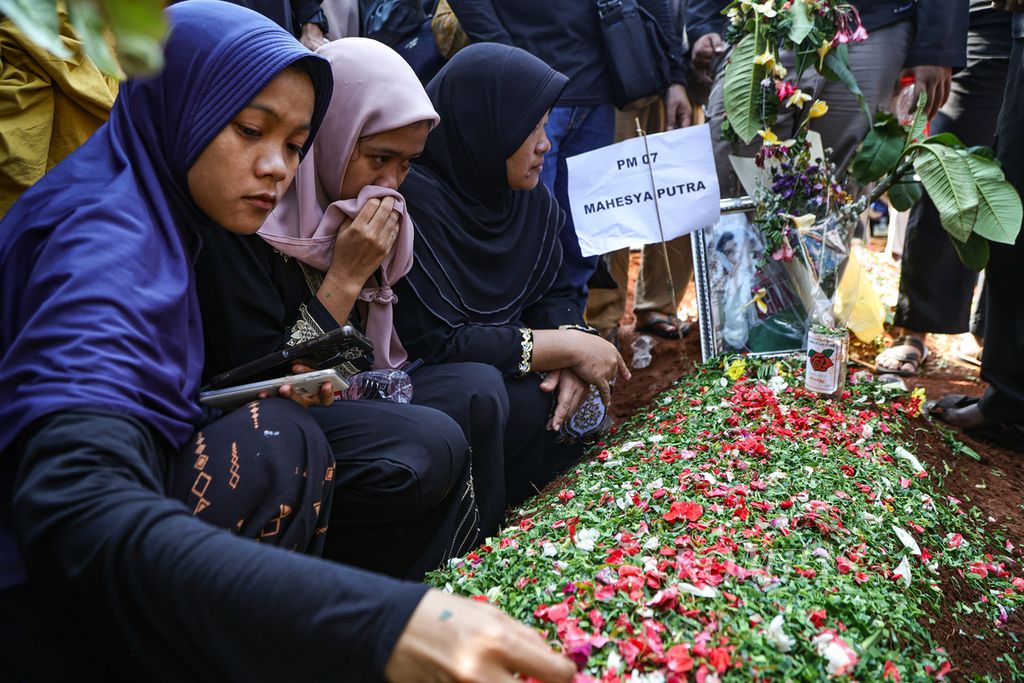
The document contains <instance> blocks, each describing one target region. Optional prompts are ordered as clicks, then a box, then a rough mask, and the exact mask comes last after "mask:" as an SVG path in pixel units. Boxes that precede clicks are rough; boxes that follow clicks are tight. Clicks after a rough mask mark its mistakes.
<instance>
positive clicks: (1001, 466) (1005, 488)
mask: <svg viewBox="0 0 1024 683" xmlns="http://www.w3.org/2000/svg"><path fill="white" fill-rule="evenodd" d="M886 258H887V257H886ZM639 260H640V254H639V253H637V252H634V253H633V256H632V260H631V263H630V282H629V286H628V292H629V298H628V300H627V305H626V315H625V316H624V318H623V320H622V324H621V326H620V329H619V334H620V339H621V346H622V349H623V354H622V355H623V358H624V359H625V360H626V362H627V364H629V363H630V362H631V359H632V352H631V350H630V349H631V347H630V345H631V344H632V342H633V340H634V339H635V337H636V336H637V335H636V332H635V330H634V327H633V326H634V322H635V320H634V317H633V315H632V292H633V285H634V282H635V278H636V273H637V269H638V266H639ZM881 267H882V269H884V270H886V271H891V272H886V273H885V276H886V277H887V278H888V283H887V284H888V285H889V286H888V287H887V289H893V288H894V285H893V282H896V283H898V276H899V275H898V272H899V271H898V264H895V263H885V262H884V261H882V266H881ZM888 294H889V295H890V298H891V296H892V294H893V293H892V292H888ZM882 298H883V301H885V299H886V294H885V293H883V296H882ZM681 311H682V316H683V317H686V318H687V319H688V320H690V321H691V322H695V321H696V311H697V306H696V299H695V294H694V287H693V281H692V280H691V281H690V284H689V286H688V288H687V293H686V296H685V298H684V300H683V306H682V308H681ZM891 339H892V336H891V332H889V331H888V330H887V333H886V343H887V342H888V341H889V340H891ZM929 347H930V348H931V351H932V353H931V356H930V357H929V358H928V360H927V361H926V362H925V364H924V367H923V369H922V372H921V373H920V374H919V375H918V376H917V377H913V378H908V379H907V381H906V383H907V385H908V388H915V387H924V389H925V391H926V393H927V396H928V397H929V398H938V397H941V396H943V395H945V394H948V393H960V394H966V395H968V396H981V394H982V393H983V392H984V389H985V384H984V382H982V381H981V379H980V377H979V375H978V368H977V367H975V366H972V365H970V364H967V363H964V362H962V361H959V360H957V358H956V351H957V349H958V348H959V340H958V339H957V338H956V337H950V336H942V335H938V336H932V337H930V339H929ZM880 348H881V347H879V346H875V345H866V344H854V345H853V346H852V349H851V363H853V364H856V365H859V366H861V367H865V368H868V369H872V370H873V366H874V356H875V354H876V353H877V351H878V350H879V349H880ZM700 360H701V357H700V334H699V331H698V327H697V325H696V324H694V325H693V327H692V329H691V331H690V333H689V334H688V335H687V336H685V337H684V338H683V339H681V340H667V339H660V338H656V345H655V347H654V350H653V352H652V362H651V365H650V366H649V367H647V368H644V369H641V370H637V369H633V371H632V372H633V379H632V380H631V381H629V382H622V383H620V384H619V385H618V386H617V387H616V388H615V394H614V399H613V406H612V416H613V418H614V420H615V422H616V423H619V422H621V421H622V420H624V419H626V418H628V417H630V416H631V415H633V414H634V413H635V412H637V411H638V410H639V409H640V408H642V407H643V406H645V405H646V404H647V403H648V401H650V399H651V398H652V397H653V396H655V395H656V394H658V393H659V392H661V391H662V390H664V389H666V388H667V387H668V386H669V385H670V384H672V382H673V381H675V380H676V379H678V378H679V377H680V376H682V375H683V374H685V373H687V372H690V371H691V370H692V369H693V367H694V364H695V363H699V362H700ZM913 430H914V431H913V432H912V433H911V434H910V436H912V438H913V440H914V443H915V446H916V453H917V455H918V457H919V458H920V459H921V460H922V461H924V462H926V463H927V465H928V466H929V469H930V470H931V471H932V472H935V473H937V474H941V475H943V477H944V480H945V483H946V487H947V489H948V490H949V493H950V494H951V495H953V496H955V497H957V498H959V499H961V500H962V501H964V502H965V503H967V504H969V505H973V506H974V507H976V508H978V509H979V510H980V511H981V513H982V519H984V520H987V524H988V527H989V528H991V529H992V530H993V534H992V538H991V547H990V548H989V549H988V550H989V552H992V553H993V554H999V555H1005V556H1010V557H1012V558H1013V560H1014V562H1015V563H1017V564H1018V571H1019V563H1020V562H1021V559H1022V555H1024V552H1022V551H1024V504H1022V503H1024V500H1022V495H1021V492H1022V491H1024V455H1021V454H1018V453H1013V452H1012V451H1010V450H1008V449H1005V448H1000V447H998V446H995V445H993V444H989V443H987V442H984V441H979V440H977V439H974V438H972V437H970V436H969V435H962V434H958V438H959V439H960V441H961V442H962V443H963V444H965V445H966V446H968V447H969V448H971V449H972V450H973V451H974V452H975V453H976V454H977V455H978V460H974V459H972V458H971V457H969V456H968V455H966V454H964V453H954V451H953V450H952V448H951V446H950V445H949V442H948V440H947V439H946V438H945V437H944V435H943V432H942V431H940V429H939V428H938V427H937V426H935V425H933V424H931V422H930V421H929V420H928V419H926V418H924V417H921V418H917V419H916V420H915V421H914V423H913ZM1006 541H1009V543H1010V544H1012V545H1011V547H1013V550H1011V551H1007V548H1006V545H1005V542H1006ZM942 584H943V588H944V594H945V596H946V604H947V605H949V606H952V605H953V604H955V603H956V602H960V603H964V604H975V603H978V602H979V601H981V600H986V599H988V597H987V596H984V595H981V594H977V591H974V590H973V589H971V588H970V587H969V586H968V585H967V583H966V582H965V581H964V580H963V577H962V576H958V575H956V574H950V575H944V576H943V577H942ZM932 618H934V619H935V624H934V625H932V627H931V631H932V634H933V636H934V637H935V639H936V640H937V641H938V642H939V643H941V644H942V645H943V647H945V648H946V649H947V651H948V652H949V654H950V656H951V658H952V660H953V661H954V662H956V663H957V666H956V668H954V670H953V671H951V672H950V673H949V675H948V676H947V677H946V680H965V679H966V678H967V674H968V673H970V674H972V675H976V674H984V673H990V674H994V675H996V676H999V677H1001V678H1002V679H1003V680H1013V677H1014V673H1013V672H1012V671H1011V670H1010V668H1009V667H1008V666H1007V665H1006V664H1005V663H1004V662H1003V661H1001V660H998V659H997V658H998V657H1001V656H1002V655H1003V653H1004V652H1005V651H1006V649H1007V647H1008V645H1010V644H1011V642H1012V641H1008V640H1007V639H1005V638H996V637H989V638H979V637H978V634H984V633H988V632H990V631H991V626H992V625H991V624H990V623H988V622H987V620H985V619H983V618H982V617H981V616H979V615H978V614H977V613H974V614H970V613H966V614H965V613H958V612H957V611H956V610H953V609H944V610H943V611H942V612H941V613H939V614H935V615H932ZM1006 628H1007V629H1008V630H1009V631H1010V632H1011V633H1013V634H1015V635H1016V636H1017V638H1018V644H1017V646H1016V647H1021V648H1024V615H1021V614H1020V613H1017V614H1011V615H1010V618H1009V622H1008V624H1007V627H1006Z"/></svg>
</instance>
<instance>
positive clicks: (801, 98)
mask: <svg viewBox="0 0 1024 683" xmlns="http://www.w3.org/2000/svg"><path fill="white" fill-rule="evenodd" d="M810 101H811V96H810V95H808V94H807V93H805V92H804V91H803V90H801V89H800V88H797V89H796V90H794V91H793V94H792V95H790V96H789V99H788V100H786V106H787V107H793V106H797V107H802V106H804V104H806V103H807V102H810Z"/></svg>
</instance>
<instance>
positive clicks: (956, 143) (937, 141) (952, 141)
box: [921, 133, 967, 149]
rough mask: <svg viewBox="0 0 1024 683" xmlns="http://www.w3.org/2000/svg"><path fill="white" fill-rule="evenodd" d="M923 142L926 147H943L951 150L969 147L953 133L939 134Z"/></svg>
mask: <svg viewBox="0 0 1024 683" xmlns="http://www.w3.org/2000/svg"><path fill="white" fill-rule="evenodd" d="M921 142H922V144H926V145H943V146H945V147H949V148H951V149H967V146H966V145H965V144H964V143H963V142H961V141H960V138H958V137H957V136H956V135H954V134H953V133H939V134H937V135H932V136H931V137H927V138H925V139H924V140H922V141H921Z"/></svg>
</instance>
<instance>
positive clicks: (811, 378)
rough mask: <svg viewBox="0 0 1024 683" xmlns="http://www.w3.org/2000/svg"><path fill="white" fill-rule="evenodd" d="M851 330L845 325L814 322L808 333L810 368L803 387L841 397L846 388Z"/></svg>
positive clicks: (808, 366)
mask: <svg viewBox="0 0 1024 683" xmlns="http://www.w3.org/2000/svg"><path fill="white" fill-rule="evenodd" d="M849 349H850V333H849V332H848V331H847V329H846V328H845V327H842V328H839V327H826V326H825V325H812V326H811V329H810V331H809V332H808V333H807V371H806V372H805V373H804V386H805V387H806V388H807V389H808V391H814V392H817V393H819V394H823V395H825V396H829V397H833V398H838V397H839V396H840V394H842V393H843V389H844V388H845V387H846V363H847V359H848V356H849Z"/></svg>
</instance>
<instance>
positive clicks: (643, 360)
mask: <svg viewBox="0 0 1024 683" xmlns="http://www.w3.org/2000/svg"><path fill="white" fill-rule="evenodd" d="M631 348H632V349H633V367H634V368H636V369H637V370H640V369H642V368H646V367H647V366H648V365H650V364H651V349H652V348H654V338H653V337H651V336H650V335H647V334H641V335H640V336H639V337H637V338H636V339H634V340H633V343H632V345H631Z"/></svg>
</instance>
